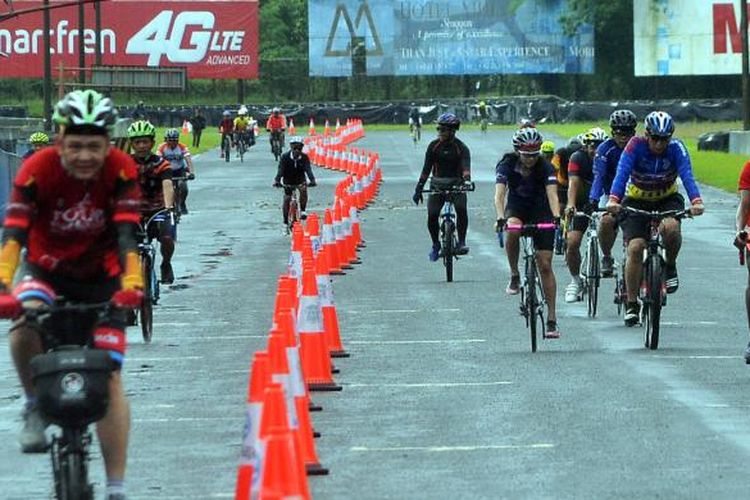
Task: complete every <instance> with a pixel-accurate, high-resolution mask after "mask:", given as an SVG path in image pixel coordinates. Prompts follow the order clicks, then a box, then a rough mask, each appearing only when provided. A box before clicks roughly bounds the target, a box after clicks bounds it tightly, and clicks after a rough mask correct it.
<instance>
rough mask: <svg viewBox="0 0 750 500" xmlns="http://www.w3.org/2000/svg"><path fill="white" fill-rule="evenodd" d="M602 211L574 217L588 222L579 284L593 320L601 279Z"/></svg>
mask: <svg viewBox="0 0 750 500" xmlns="http://www.w3.org/2000/svg"><path fill="white" fill-rule="evenodd" d="M602 212H604V210H596V211H595V212H593V213H592V214H591V215H589V214H587V213H585V212H576V213H575V215H574V217H578V216H581V217H586V218H587V219H588V220H589V225H588V228H587V229H586V251H585V252H584V254H583V259H582V261H581V270H580V275H581V282H582V283H583V294H584V295H585V296H586V303H587V305H588V315H589V318H595V317H596V312H597V307H598V304H599V285H600V283H601V279H602V272H601V265H600V259H599V249H600V247H599V218H600V217H601V213H602Z"/></svg>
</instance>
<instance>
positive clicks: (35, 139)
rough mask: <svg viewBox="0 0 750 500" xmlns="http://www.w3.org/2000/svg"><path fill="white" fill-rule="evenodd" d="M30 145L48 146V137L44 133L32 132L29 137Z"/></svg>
mask: <svg viewBox="0 0 750 500" xmlns="http://www.w3.org/2000/svg"><path fill="white" fill-rule="evenodd" d="M29 142H30V143H31V144H49V136H48V135H47V134H45V133H44V132H34V133H33V134H31V136H30V137H29Z"/></svg>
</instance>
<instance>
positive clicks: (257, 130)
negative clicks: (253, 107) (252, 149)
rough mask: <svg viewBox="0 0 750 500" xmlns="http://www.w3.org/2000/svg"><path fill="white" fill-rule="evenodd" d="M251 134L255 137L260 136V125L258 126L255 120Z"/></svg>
mask: <svg viewBox="0 0 750 500" xmlns="http://www.w3.org/2000/svg"><path fill="white" fill-rule="evenodd" d="M253 135H254V136H255V138H256V139H257V138H258V137H260V127H258V122H255V125H253Z"/></svg>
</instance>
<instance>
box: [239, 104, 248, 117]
mask: <svg viewBox="0 0 750 500" xmlns="http://www.w3.org/2000/svg"><path fill="white" fill-rule="evenodd" d="M237 114H238V115H240V116H243V115H246V114H247V108H246V107H245V106H241V107H240V109H239V110H238V111H237Z"/></svg>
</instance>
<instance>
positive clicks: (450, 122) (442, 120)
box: [437, 113, 461, 130]
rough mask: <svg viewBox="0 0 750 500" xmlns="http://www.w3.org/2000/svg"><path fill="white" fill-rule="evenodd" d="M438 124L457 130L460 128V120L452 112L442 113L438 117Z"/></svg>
mask: <svg viewBox="0 0 750 500" xmlns="http://www.w3.org/2000/svg"><path fill="white" fill-rule="evenodd" d="M437 123H438V125H441V126H444V127H448V128H452V129H453V130H458V129H459V128H461V120H459V119H458V117H457V116H456V115H454V114H453V113H443V114H442V115H440V116H439V117H438V120H437Z"/></svg>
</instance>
